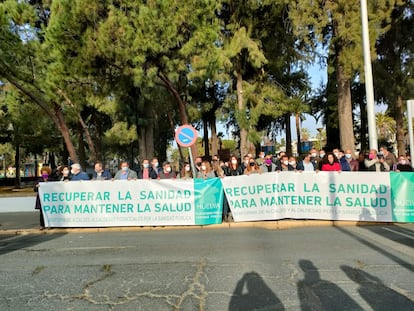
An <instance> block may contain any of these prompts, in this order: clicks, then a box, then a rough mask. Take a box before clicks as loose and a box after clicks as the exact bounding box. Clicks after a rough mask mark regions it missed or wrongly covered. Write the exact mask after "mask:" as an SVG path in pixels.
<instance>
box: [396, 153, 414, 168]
mask: <svg viewBox="0 0 414 311" xmlns="http://www.w3.org/2000/svg"><path fill="white" fill-rule="evenodd" d="M395 171H396V172H412V171H413V168H412V167H411V165H410V162H409V161H408V160H407V158H406V157H405V156H403V155H401V156H399V157H398V163H397V166H396V169H395Z"/></svg>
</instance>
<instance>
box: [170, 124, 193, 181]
mask: <svg viewBox="0 0 414 311" xmlns="http://www.w3.org/2000/svg"><path fill="white" fill-rule="evenodd" d="M197 137H198V133H197V130H196V129H195V128H194V127H192V126H191V125H188V124H186V125H181V126H180V127H178V128H177V130H176V131H175V140H176V142H177V144H179V145H180V146H181V147H188V154H189V156H190V165H191V168H192V172H193V178H196V177H197V175H196V174H197V171H196V168H195V163H194V159H193V153H192V152H191V148H190V147H191V146H192V145H194V144H195V142H196V141H197Z"/></svg>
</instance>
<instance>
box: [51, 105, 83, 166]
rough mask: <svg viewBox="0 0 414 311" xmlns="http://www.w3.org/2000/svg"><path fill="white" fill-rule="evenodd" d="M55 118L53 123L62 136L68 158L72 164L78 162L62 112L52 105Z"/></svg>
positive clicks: (57, 106)
mask: <svg viewBox="0 0 414 311" xmlns="http://www.w3.org/2000/svg"><path fill="white" fill-rule="evenodd" d="M53 106H54V107H53V108H54V112H55V118H52V119H53V121H54V122H55V125H56V127H57V128H58V129H59V131H60V133H61V134H62V137H63V140H64V141H65V145H66V148H67V150H68V153H69V156H70V158H71V159H72V161H73V162H74V163H76V162H78V161H79V160H78V155H77V154H76V151H75V146H74V145H73V143H72V140H71V139H70V132H69V128H68V126H67V124H66V121H65V117H64V116H63V113H62V110H61V108H60V106H59V105H57V104H54V105H53Z"/></svg>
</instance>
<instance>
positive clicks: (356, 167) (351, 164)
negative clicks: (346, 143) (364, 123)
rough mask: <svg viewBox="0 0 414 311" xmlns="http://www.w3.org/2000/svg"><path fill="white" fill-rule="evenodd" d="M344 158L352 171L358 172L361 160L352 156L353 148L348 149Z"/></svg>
mask: <svg viewBox="0 0 414 311" xmlns="http://www.w3.org/2000/svg"><path fill="white" fill-rule="evenodd" d="M343 158H344V159H345V160H346V161H347V162H348V165H349V169H350V171H351V172H357V171H358V170H359V162H358V160H356V159H354V157H353V156H352V151H351V149H346V150H345V154H344V156H343Z"/></svg>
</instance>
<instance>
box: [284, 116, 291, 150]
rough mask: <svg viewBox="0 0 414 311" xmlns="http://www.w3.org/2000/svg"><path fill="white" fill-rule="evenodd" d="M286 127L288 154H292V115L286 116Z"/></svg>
mask: <svg viewBox="0 0 414 311" xmlns="http://www.w3.org/2000/svg"><path fill="white" fill-rule="evenodd" d="M285 126H286V154H288V155H291V154H292V130H291V128H290V114H285Z"/></svg>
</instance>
